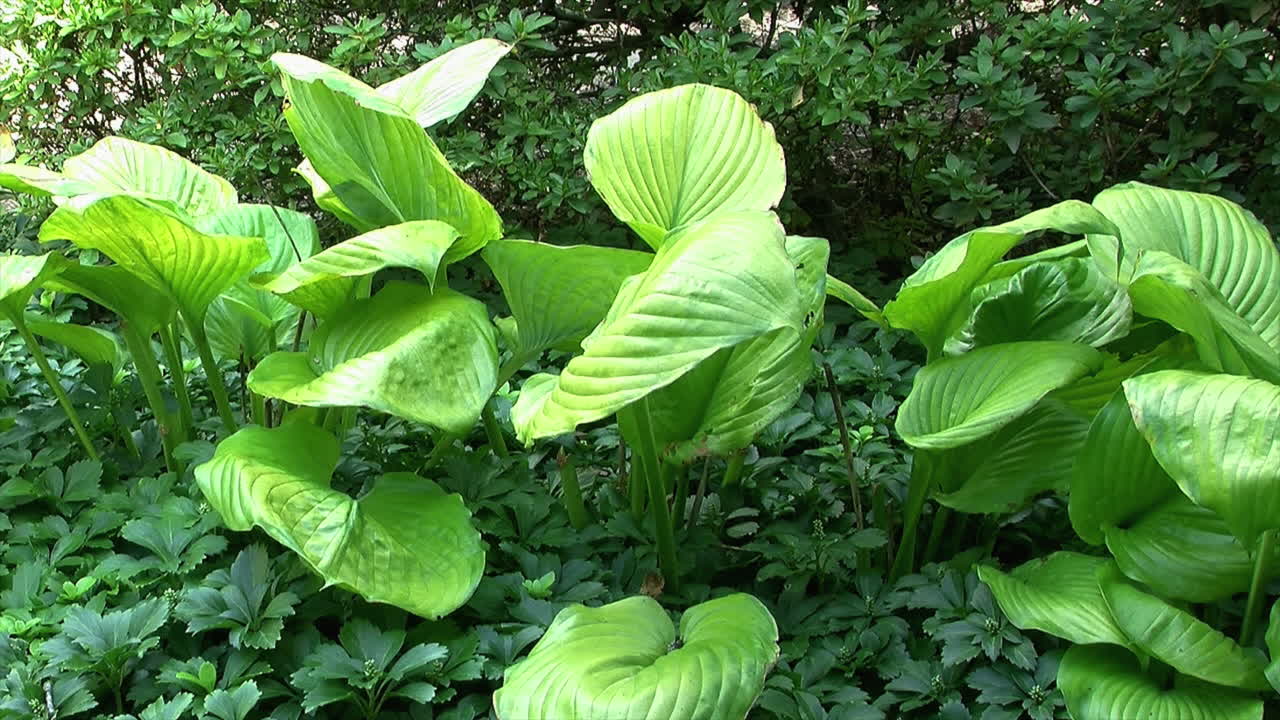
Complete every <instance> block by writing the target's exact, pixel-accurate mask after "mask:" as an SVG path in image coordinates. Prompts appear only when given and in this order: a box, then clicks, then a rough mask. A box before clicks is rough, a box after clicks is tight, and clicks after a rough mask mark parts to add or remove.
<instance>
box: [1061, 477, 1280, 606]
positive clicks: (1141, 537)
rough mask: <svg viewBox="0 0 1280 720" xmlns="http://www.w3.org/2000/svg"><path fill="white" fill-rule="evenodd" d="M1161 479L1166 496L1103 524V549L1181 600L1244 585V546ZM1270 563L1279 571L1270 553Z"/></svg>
mask: <svg viewBox="0 0 1280 720" xmlns="http://www.w3.org/2000/svg"><path fill="white" fill-rule="evenodd" d="M1113 477H1120V476H1118V475H1115V474H1113ZM1166 482H1167V483H1168V485H1169V489H1170V490H1171V491H1172V493H1171V495H1170V497H1169V499H1168V500H1166V501H1164V502H1163V503H1161V504H1159V505H1157V506H1155V507H1152V508H1149V509H1147V510H1145V511H1143V512H1142V513H1141V514H1140V515H1138V516H1137V518H1136V519H1134V520H1133V521H1132V522H1131V523H1129V524H1127V525H1124V526H1120V527H1116V526H1110V525H1108V526H1105V527H1104V535H1105V539H1106V542H1107V549H1108V550H1110V551H1111V554H1112V556H1113V557H1115V560H1116V565H1118V566H1119V567H1120V570H1121V572H1123V573H1124V574H1125V575H1126V576H1127V577H1130V578H1132V579H1134V580H1137V581H1138V582H1140V583H1143V584H1144V585H1146V586H1147V587H1149V588H1151V589H1152V590H1153V591H1155V592H1156V593H1157V594H1158V595H1160V596H1161V597H1168V598H1173V599H1176V600H1184V601H1187V602H1195V603H1211V602H1218V601H1219V600H1225V599H1227V598H1228V597H1231V596H1232V595H1234V594H1236V593H1238V592H1242V591H1244V590H1247V589H1248V588H1249V579H1250V578H1251V577H1252V574H1253V560H1252V558H1250V557H1249V553H1247V552H1245V549H1244V546H1243V545H1241V544H1240V541H1239V540H1237V539H1236V538H1235V536H1234V535H1232V534H1231V531H1230V530H1228V529H1227V525H1226V523H1224V522H1223V521H1222V518H1220V517H1218V516H1217V515H1215V514H1214V512H1213V511H1212V510H1209V509H1207V508H1202V507H1200V506H1199V505H1196V504H1195V503H1193V502H1191V500H1189V499H1188V498H1187V496H1186V495H1183V494H1182V493H1181V492H1178V489H1177V487H1176V486H1174V485H1173V482H1172V481H1171V480H1166ZM1072 500H1073V501H1074V496H1073V498H1072ZM1272 567H1273V568H1275V569H1276V570H1277V571H1280V566H1277V564H1276V563H1275V559H1274V558H1273V560H1272ZM1273 574H1274V573H1273Z"/></svg>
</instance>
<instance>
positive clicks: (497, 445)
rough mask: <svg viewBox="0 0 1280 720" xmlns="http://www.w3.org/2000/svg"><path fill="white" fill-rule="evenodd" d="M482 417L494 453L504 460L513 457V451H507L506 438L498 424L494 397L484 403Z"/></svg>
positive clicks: (485, 432)
mask: <svg viewBox="0 0 1280 720" xmlns="http://www.w3.org/2000/svg"><path fill="white" fill-rule="evenodd" d="M480 419H481V420H483V421H484V434H485V436H486V437H487V438H488V440H489V447H490V449H492V450H493V452H494V454H495V455H497V456H498V457H500V458H502V459H504V460H505V459H506V458H508V457H511V453H510V452H508V451H507V441H506V438H504V437H503V435H502V426H501V425H499V424H498V418H497V417H495V416H494V414H493V398H492V397H490V398H489V401H488V402H486V403H485V404H484V410H482V411H480Z"/></svg>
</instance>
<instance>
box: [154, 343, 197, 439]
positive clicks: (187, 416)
mask: <svg viewBox="0 0 1280 720" xmlns="http://www.w3.org/2000/svg"><path fill="white" fill-rule="evenodd" d="M160 344H161V345H162V346H163V347H164V357H165V363H166V364H168V366H169V376H170V377H171V378H172V379H173V394H174V396H175V397H177V398H178V442H185V441H187V440H190V439H191V429H192V428H193V427H194V426H195V413H193V412H192V410H191V390H190V389H189V388H188V387H187V371H186V370H185V369H184V368H183V367H182V345H181V344H180V343H179V341H178V336H177V333H175V332H174V326H173V324H172V323H170V324H167V325H164V326H162V327H161V328H160Z"/></svg>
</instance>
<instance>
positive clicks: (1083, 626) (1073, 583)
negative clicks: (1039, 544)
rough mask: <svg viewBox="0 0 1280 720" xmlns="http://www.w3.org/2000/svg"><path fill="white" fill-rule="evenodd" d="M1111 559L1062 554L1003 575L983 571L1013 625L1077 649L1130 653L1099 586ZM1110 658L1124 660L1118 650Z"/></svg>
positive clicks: (980, 574)
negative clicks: (1102, 646)
mask: <svg viewBox="0 0 1280 720" xmlns="http://www.w3.org/2000/svg"><path fill="white" fill-rule="evenodd" d="M1110 565H1111V561H1110V560H1108V559H1106V558H1099V557H1092V556H1090V555H1081V554H1079V553H1073V552H1065V551H1063V552H1056V553H1054V554H1052V555H1049V556H1048V557H1043V558H1036V559H1035V560H1031V561H1030V562H1027V563H1026V564H1024V565H1021V566H1019V567H1017V568H1015V569H1014V570H1013V571H1012V572H1010V573H1007V574H1006V573H1003V572H1001V571H999V570H996V569H995V568H993V567H990V566H986V565H980V566H978V577H979V578H981V579H982V582H984V583H986V584H987V586H988V587H990V588H991V594H993V595H995V598H996V602H998V603H999V604H1000V609H1001V610H1003V611H1004V614H1005V615H1007V616H1008V617H1009V621H1010V622H1012V623H1013V624H1014V625H1017V626H1018V627H1020V628H1022V629H1023V630H1042V631H1044V632H1047V633H1050V634H1051V635H1057V636H1058V637H1060V638H1063V639H1065V640H1069V641H1071V642H1073V643H1077V644H1088V643H1108V644H1111V645H1120V646H1122V647H1130V643H1129V639H1128V637H1127V636H1126V635H1125V634H1124V631H1123V630H1121V629H1120V626H1119V625H1117V624H1116V620H1115V618H1114V617H1112V615H1111V610H1110V609H1109V608H1108V607H1107V603H1106V601H1105V600H1104V599H1103V597H1102V590H1101V589H1100V588H1099V586H1098V574H1099V572H1101V571H1104V570H1106V569H1107V568H1108V567H1110ZM1109 652H1111V653H1114V654H1120V653H1119V652H1118V651H1117V649H1115V648H1111V649H1109Z"/></svg>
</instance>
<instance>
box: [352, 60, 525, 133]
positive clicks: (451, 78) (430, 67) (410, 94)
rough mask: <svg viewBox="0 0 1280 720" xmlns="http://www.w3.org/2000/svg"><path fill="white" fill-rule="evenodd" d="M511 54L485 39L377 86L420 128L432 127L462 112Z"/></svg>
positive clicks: (380, 92) (381, 92)
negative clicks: (494, 67) (498, 65)
mask: <svg viewBox="0 0 1280 720" xmlns="http://www.w3.org/2000/svg"><path fill="white" fill-rule="evenodd" d="M509 52H511V46H510V45H508V44H506V43H504V42H502V41H501V40H493V39H489V38H485V39H483V40H475V41H473V42H469V43H467V44H466V45H461V46H459V47H456V48H454V49H452V50H450V51H449V52H447V53H444V54H443V55H441V56H439V57H437V58H435V59H434V60H432V61H430V62H428V63H427V64H425V65H423V66H421V67H419V68H418V69H417V70H414V71H413V72H411V73H409V74H407V75H401V76H400V77H398V78H396V79H395V80H392V81H391V82H389V83H386V84H385V85H379V86H378V94H379V95H382V96H383V97H386V98H389V99H391V100H392V101H394V102H395V103H396V104H397V105H399V106H400V107H401V108H402V109H403V110H404V111H405V112H406V113H408V114H409V115H410V116H411V117H412V118H413V119H414V120H416V121H417V123H418V124H419V125H421V126H422V127H424V128H429V127H431V126H432V125H435V124H436V123H438V122H442V121H445V120H448V119H450V118H452V117H454V116H455V115H457V114H458V113H460V112H462V111H463V110H464V109H465V108H466V107H467V106H468V105H470V104H471V101H472V100H474V99H475V97H476V95H479V94H480V90H481V88H483V87H484V81H485V80H486V79H488V77H489V73H490V72H492V71H493V66H494V65H497V64H498V61H499V60H501V59H502V58H504V57H506V55H507V53H509Z"/></svg>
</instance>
